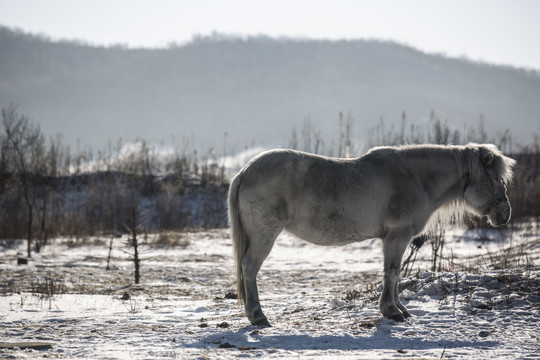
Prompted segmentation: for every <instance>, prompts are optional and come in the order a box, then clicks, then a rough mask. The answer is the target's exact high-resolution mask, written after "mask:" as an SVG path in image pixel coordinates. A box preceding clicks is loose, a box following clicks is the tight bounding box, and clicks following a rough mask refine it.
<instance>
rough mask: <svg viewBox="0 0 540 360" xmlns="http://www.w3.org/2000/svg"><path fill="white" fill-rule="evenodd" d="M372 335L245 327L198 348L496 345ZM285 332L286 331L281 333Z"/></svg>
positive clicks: (381, 331) (380, 330)
mask: <svg viewBox="0 0 540 360" xmlns="http://www.w3.org/2000/svg"><path fill="white" fill-rule="evenodd" d="M375 327H376V328H377V329H376V330H375V332H368V331H366V332H365V334H364V333H359V334H355V335H351V334H342V335H335V334H332V335H315V336H312V335H309V334H283V335H276V334H268V333H266V331H265V330H264V329H263V330H259V329H258V328H257V327H255V326H246V327H243V328H241V329H238V330H236V331H227V332H219V333H214V334H212V335H208V336H206V337H204V338H201V339H200V342H199V343H197V344H192V346H194V347H195V346H197V345H200V346H201V347H208V345H209V344H215V345H216V346H220V345H222V344H224V345H226V346H224V347H239V348H242V347H245V348H251V349H262V350H264V349H282V350H377V349H381V350H392V349H394V350H398V349H401V350H428V349H443V348H446V349H453V348H467V347H469V348H483V349H489V348H494V347H497V346H498V345H499V342H497V341H491V340H483V339H482V340H480V339H478V341H475V340H474V339H471V340H459V339H439V340H426V339H423V338H422V336H421V335H416V336H407V337H405V338H399V337H396V336H394V335H393V334H395V333H397V332H398V331H404V330H397V329H392V326H390V325H389V324H384V323H383V324H380V323H379V324H377V325H375ZM284 332H287V331H284Z"/></svg>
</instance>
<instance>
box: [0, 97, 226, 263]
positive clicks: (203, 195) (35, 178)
mask: <svg viewBox="0 0 540 360" xmlns="http://www.w3.org/2000/svg"><path fill="white" fill-rule="evenodd" d="M122 149H123V147H122V146H121V145H120V144H119V145H118V148H117V149H116V150H112V149H109V150H108V151H105V152H101V151H100V152H98V155H97V157H94V155H93V154H92V153H91V152H90V151H83V152H80V153H78V154H75V155H74V154H72V153H71V151H70V148H69V146H66V145H64V144H63V142H62V137H61V136H57V137H53V138H51V139H49V140H48V141H47V140H46V139H45V136H44V135H43V133H42V131H41V129H40V127H39V125H35V124H34V123H32V122H31V121H30V120H29V119H28V118H27V117H26V116H25V115H22V114H20V113H19V112H18V109H17V107H15V106H14V105H10V106H8V107H7V108H5V109H3V110H2V133H1V134H0V239H17V238H25V239H26V240H27V243H28V249H27V252H28V256H30V255H31V253H32V252H33V251H36V252H39V251H40V249H41V248H42V247H43V246H44V245H46V243H47V241H48V240H49V239H51V238H52V237H55V236H58V235H63V236H73V237H84V236H89V235H96V234H103V233H109V234H112V233H122V232H125V229H126V227H125V226H126V224H128V223H129V220H130V218H131V217H132V214H133V211H136V212H137V214H138V216H139V218H140V224H141V226H143V227H145V229H148V230H180V229H185V228H214V227H225V226H226V225H227V219H226V203H225V198H226V193H227V189H228V184H227V180H226V178H225V175H224V169H223V167H222V166H219V165H218V164H217V163H216V161H215V159H212V158H211V156H208V157H203V158H201V159H200V158H199V157H198V154H197V152H196V151H192V152H191V153H186V152H181V150H178V149H176V150H175V151H171V152H170V153H169V154H168V156H166V158H165V159H163V158H160V157H158V156H157V154H156V153H155V151H154V150H153V149H152V148H151V147H150V146H148V145H147V144H146V142H145V141H142V140H141V141H138V142H137V143H136V144H135V146H134V147H133V148H132V149H130V151H123V150H122ZM184 150H186V149H184Z"/></svg>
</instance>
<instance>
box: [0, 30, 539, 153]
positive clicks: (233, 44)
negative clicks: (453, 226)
mask: <svg viewBox="0 0 540 360" xmlns="http://www.w3.org/2000/svg"><path fill="white" fill-rule="evenodd" d="M539 99H540V76H539V73H538V72H537V71H532V70H524V69H517V68H511V67H501V66H495V65H489V64H485V63H475V62H472V61H468V60H465V59H450V58H446V57H444V56H441V55H430V54H425V53H422V52H420V51H417V50H415V49H412V48H410V47H406V46H403V45H399V44H395V43H390V42H381V41H368V40H358V41H313V40H299V39H270V38H266V37H253V38H248V39H239V38H233V37H226V36H220V35H215V36H211V37H200V38H195V39H194V40H193V41H192V42H190V43H188V44H185V45H181V46H180V45H179V46H171V47H170V48H168V49H162V50H148V49H138V50H136V49H126V48H122V47H113V48H104V47H96V46H89V45H85V44H78V43H74V42H52V41H50V40H48V39H47V38H45V37H40V36H35V35H28V34H25V33H22V32H19V31H14V30H11V29H8V28H4V27H0V106H1V107H6V106H8V105H9V104H10V103H13V104H15V105H17V106H18V107H19V111H20V112H22V113H25V114H27V115H29V117H30V118H31V119H32V120H33V121H35V122H37V123H39V124H41V127H42V130H43V131H44V132H45V133H48V134H54V133H57V132H61V133H63V135H64V138H65V140H66V141H68V142H71V143H72V144H73V143H75V141H76V140H77V139H79V140H80V143H81V144H82V145H90V146H94V148H96V147H97V148H99V147H100V146H104V144H106V143H107V141H108V139H112V140H113V141H114V140H116V139H118V138H123V139H124V141H133V140H135V139H136V138H144V139H145V140H146V141H149V142H157V141H160V140H165V141H170V140H171V138H172V137H175V138H176V139H177V140H178V139H182V137H187V138H190V139H195V141H196V142H199V143H204V144H205V145H206V146H212V145H216V146H222V142H223V140H224V138H225V135H224V134H225V132H227V142H228V144H229V146H233V147H234V146H237V147H243V146H245V145H248V144H251V143H253V142H254V143H256V144H265V145H282V144H284V143H286V141H287V139H288V138H289V137H290V133H291V130H292V128H293V126H296V127H297V128H300V127H301V126H302V123H303V122H304V120H305V119H306V118H308V117H309V118H310V121H311V123H312V124H314V126H315V127H317V128H319V129H320V130H321V133H322V137H323V138H332V139H334V138H336V136H337V132H338V130H337V118H338V113H339V112H340V111H342V112H344V113H345V114H349V113H352V114H353V116H354V119H355V134H354V135H355V136H356V137H357V138H362V137H367V129H368V128H369V127H373V126H374V125H375V124H376V123H377V122H378V121H379V119H380V118H384V120H385V122H387V123H392V122H399V121H401V118H402V113H403V112H405V114H406V118H407V121H408V122H409V123H418V122H421V121H423V120H424V119H426V118H427V117H428V115H429V114H430V112H431V111H432V110H435V112H436V114H437V115H438V116H439V117H440V118H442V119H448V121H449V124H451V125H453V126H455V127H456V128H457V129H460V130H462V129H463V124H464V123H469V124H476V123H477V122H478V119H479V118H480V117H481V116H482V117H483V118H484V119H485V127H486V130H488V131H491V130H493V131H503V130H505V129H506V128H510V129H511V131H512V133H513V134H514V135H517V136H519V137H521V138H522V139H523V140H525V141H529V138H530V135H531V133H532V132H534V131H536V132H539V131H540V126H539V125H538V124H540V100H539Z"/></svg>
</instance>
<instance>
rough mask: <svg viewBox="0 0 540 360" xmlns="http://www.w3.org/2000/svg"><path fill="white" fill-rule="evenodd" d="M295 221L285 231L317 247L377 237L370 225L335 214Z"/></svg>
mask: <svg viewBox="0 0 540 360" xmlns="http://www.w3.org/2000/svg"><path fill="white" fill-rule="evenodd" d="M297 220H300V221H296V222H295V223H293V224H290V225H289V226H287V227H286V230H287V231H289V232H291V233H293V234H294V235H296V236H298V237H299V238H301V239H304V240H306V241H309V242H311V243H314V244H317V245H329V246H339V245H346V244H350V243H353V242H358V241H362V240H366V239H371V238H374V237H377V232H376V229H374V228H373V226H372V225H368V224H365V223H363V222H362V221H361V220H358V219H352V218H348V217H343V216H341V217H339V216H338V215H337V214H332V213H331V214H330V216H325V217H309V218H305V219H297Z"/></svg>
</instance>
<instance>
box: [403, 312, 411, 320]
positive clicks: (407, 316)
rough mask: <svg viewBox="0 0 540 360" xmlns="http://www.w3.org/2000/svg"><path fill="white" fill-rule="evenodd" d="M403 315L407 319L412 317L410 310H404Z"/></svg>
mask: <svg viewBox="0 0 540 360" xmlns="http://www.w3.org/2000/svg"><path fill="white" fill-rule="evenodd" d="M403 316H404V317H405V319H408V318H410V317H412V315H411V314H410V313H409V312H408V311H403Z"/></svg>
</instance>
